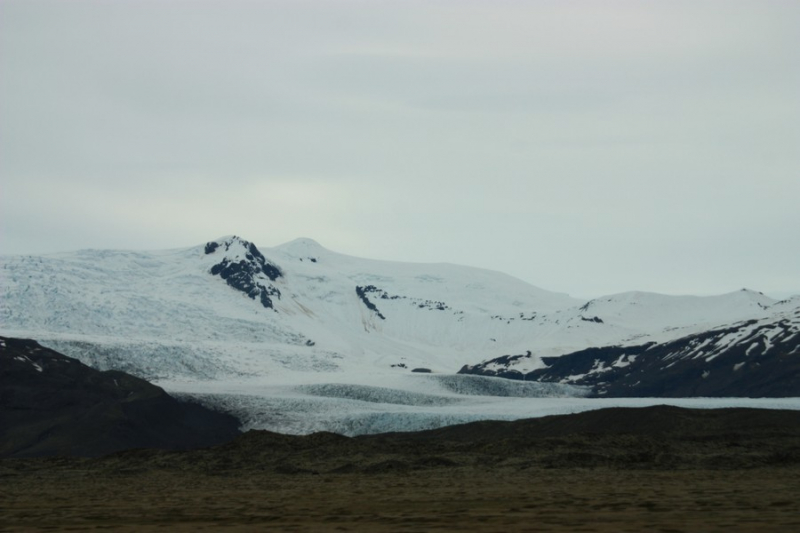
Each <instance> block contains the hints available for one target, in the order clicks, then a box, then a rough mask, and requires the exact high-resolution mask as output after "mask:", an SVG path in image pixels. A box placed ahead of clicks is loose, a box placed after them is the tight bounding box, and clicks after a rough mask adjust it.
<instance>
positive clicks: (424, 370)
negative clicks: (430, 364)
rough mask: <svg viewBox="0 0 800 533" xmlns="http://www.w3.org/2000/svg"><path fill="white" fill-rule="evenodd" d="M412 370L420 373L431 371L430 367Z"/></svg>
mask: <svg viewBox="0 0 800 533" xmlns="http://www.w3.org/2000/svg"><path fill="white" fill-rule="evenodd" d="M412 372H418V373H420V374H430V373H431V369H430V368H415V369H413V370H412Z"/></svg>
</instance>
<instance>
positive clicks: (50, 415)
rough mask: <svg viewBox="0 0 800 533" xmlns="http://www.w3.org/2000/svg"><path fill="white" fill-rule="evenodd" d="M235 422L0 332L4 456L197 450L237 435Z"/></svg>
mask: <svg viewBox="0 0 800 533" xmlns="http://www.w3.org/2000/svg"><path fill="white" fill-rule="evenodd" d="M238 424H239V423H238V421H237V420H236V419H235V418H234V417H232V416H229V415H226V414H221V413H217V412H214V411H210V410H208V409H206V408H204V407H201V406H199V405H195V404H192V403H186V402H179V401H178V400H176V399H174V398H172V397H171V396H169V395H168V394H167V393H166V392H164V390H163V389H161V388H160V387H156V386H155V385H152V384H150V383H148V382H147V381H144V380H142V379H139V378H136V377H134V376H131V375H130V374H126V373H124V372H117V371H108V372H100V371H98V370H95V369H93V368H90V367H88V366H86V365H84V364H82V363H80V362H79V361H78V360H77V359H73V358H71V357H67V356H64V355H62V354H60V353H58V352H55V351H53V350H50V349H47V348H44V347H43V346H41V345H39V344H38V343H37V342H35V341H32V340H26V339H12V338H5V337H0V457H7V456H13V457H35V456H46V455H73V456H97V455H104V454H108V453H111V452H115V451H119V450H125V449H130V448H162V449H185V448H197V447H203V446H211V445H214V444H219V443H222V442H226V441H228V440H230V439H232V438H233V437H235V436H236V435H238V434H239V431H238Z"/></svg>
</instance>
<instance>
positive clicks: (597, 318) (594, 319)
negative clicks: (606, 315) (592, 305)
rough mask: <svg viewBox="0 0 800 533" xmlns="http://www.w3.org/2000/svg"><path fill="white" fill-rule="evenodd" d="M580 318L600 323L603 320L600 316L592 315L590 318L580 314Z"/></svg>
mask: <svg viewBox="0 0 800 533" xmlns="http://www.w3.org/2000/svg"><path fill="white" fill-rule="evenodd" d="M581 320H583V321H584V322H595V323H597V324H602V323H603V320H602V319H601V318H600V317H597V316H593V317H592V318H586V317H585V316H582V317H581Z"/></svg>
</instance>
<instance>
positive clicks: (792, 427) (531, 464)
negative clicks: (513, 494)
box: [102, 405, 800, 474]
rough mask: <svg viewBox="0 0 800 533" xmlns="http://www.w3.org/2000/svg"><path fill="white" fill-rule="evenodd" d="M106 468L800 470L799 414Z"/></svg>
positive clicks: (508, 427)
mask: <svg viewBox="0 0 800 533" xmlns="http://www.w3.org/2000/svg"><path fill="white" fill-rule="evenodd" d="M102 464H103V465H105V466H104V468H105V467H108V466H109V465H116V466H114V468H121V467H123V465H125V467H126V468H128V467H132V466H133V465H136V468H169V469H179V470H195V471H198V472H206V473H208V472H233V471H253V470H257V471H268V472H274V473H278V474H345V473H354V474H359V473H361V474H363V473H380V472H386V471H397V472H414V471H423V470H431V469H440V468H459V467H463V468H475V467H492V468H510V469H527V468H573V467H580V468H585V467H611V468H615V469H660V470H674V469H691V468H712V469H720V468H721V469H728V468H754V467H765V466H786V465H798V466H800V411H789V410H765V409H742V408H734V409H713V410H702V409H684V408H679V407H672V406H663V405H662V406H654V407H645V408H611V409H601V410H597V411H587V412H583V413H578V414H573V415H559V416H549V417H544V418H535V419H528V420H518V421H513V422H500V421H482V422H473V423H469V424H463V425H458V426H450V427H445V428H440V429H435V430H430V431H421V432H409V433H384V434H378V435H362V436H358V437H352V438H351V437H344V436H342V435H337V434H333V433H315V434H312V435H306V436H294V435H283V434H278V433H272V432H269V431H250V432H248V433H246V434H245V435H242V436H241V437H238V438H236V439H234V440H233V441H231V442H230V443H228V444H225V445H222V446H218V447H215V448H210V449H204V450H194V451H189V452H185V453H160V452H154V451H141V450H137V451H133V452H121V453H119V454H115V455H114V456H110V457H107V458H106V459H105V460H104V462H103V463H102Z"/></svg>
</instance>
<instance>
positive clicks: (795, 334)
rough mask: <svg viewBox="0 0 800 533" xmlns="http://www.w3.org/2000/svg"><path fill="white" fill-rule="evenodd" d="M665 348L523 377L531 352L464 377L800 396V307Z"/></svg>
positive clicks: (633, 390)
mask: <svg viewBox="0 0 800 533" xmlns="http://www.w3.org/2000/svg"><path fill="white" fill-rule="evenodd" d="M796 304H797V302H794V303H793V302H792V301H789V300H787V301H784V302H780V303H779V304H775V305H774V306H772V307H773V314H772V315H771V316H769V317H765V318H761V319H753V320H746V321H744V322H738V323H736V324H732V325H728V326H723V327H718V328H713V329H710V330H708V331H704V332H702V333H696V334H693V335H688V336H686V337H682V338H680V339H676V340H671V341H666V342H655V341H652V342H648V343H645V344H642V345H633V346H631V345H628V346H619V345H617V346H602V347H600V346H598V347H593V348H587V349H585V350H579V351H577V352H573V353H570V354H565V355H562V356H559V357H545V358H543V359H542V360H541V363H544V365H545V366H544V367H542V368H538V369H536V370H533V371H530V372H523V371H520V370H519V369H520V368H523V367H524V366H525V361H526V360H527V359H530V358H531V357H532V354H531V352H527V353H525V354H521V355H511V356H503V357H499V358H495V359H491V360H489V361H484V362H482V363H480V364H477V365H465V366H464V368H462V369H461V371H460V373H462V374H472V375H482V376H498V377H505V378H510V379H518V380H525V381H536V382H545V383H561V384H573V385H581V386H589V387H592V391H593V393H594V394H595V395H597V396H614V397H625V396H627V397H688V396H706V397H709V396H750V397H765V396H768V397H786V396H798V394H800V307H798V306H797V305H796Z"/></svg>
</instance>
